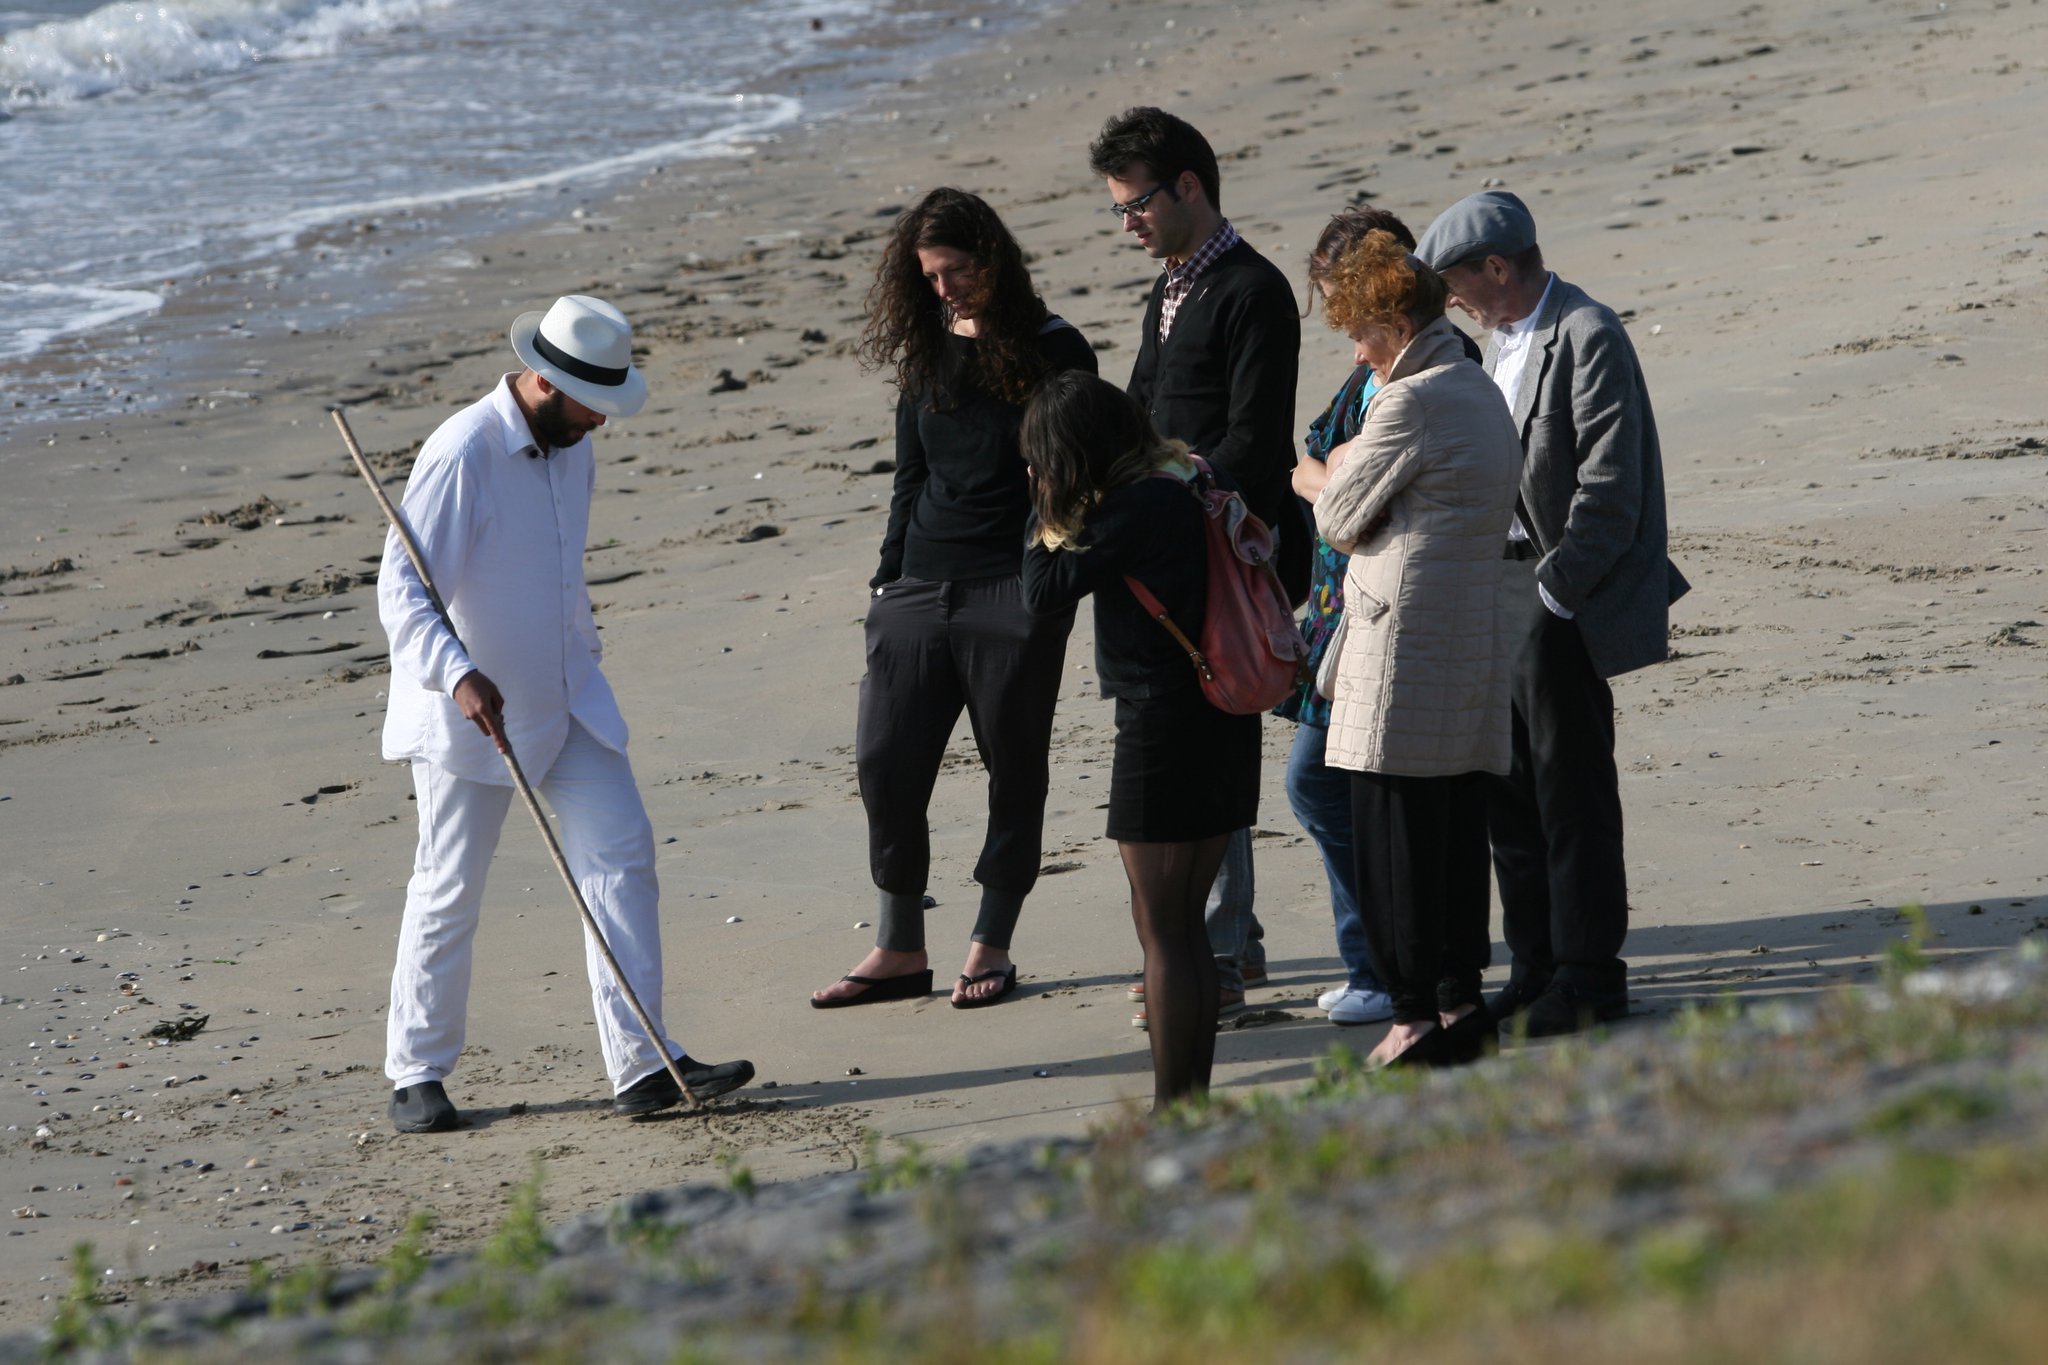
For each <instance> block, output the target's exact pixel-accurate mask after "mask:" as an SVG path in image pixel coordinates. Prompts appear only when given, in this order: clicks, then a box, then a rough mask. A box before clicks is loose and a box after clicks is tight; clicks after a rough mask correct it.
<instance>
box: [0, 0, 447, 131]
mask: <svg viewBox="0 0 2048 1365" xmlns="http://www.w3.org/2000/svg"><path fill="white" fill-rule="evenodd" d="M449 3H450V0H178V2H177V3H170V4H137V3H133V2H132V0H131V2H130V3H125V4H113V5H107V6H105V7H103V8H101V9H97V10H94V11H93V12H92V13H90V14H88V15H85V16H84V17H82V18H78V19H67V20H58V21H53V22H51V23H46V24H38V25H36V26H35V27H33V28H24V29H17V30H16V31H14V32H12V33H9V34H8V35H7V36H6V37H5V39H4V40H0V109H7V110H18V109H23V108H27V107H30V106H34V105H49V104H66V103H70V102H73V101H77V100H83V99H92V98H94V97H96V96H101V95H107V94H112V93H114V92H117V91H124V90H147V89H150V88H152V87H155V86H159V85H167V84H173V83H176V82H179V81H188V80H195V79H198V78H201V77H206V76H217V75H221V74H224V73H227V72H231V71H239V70H241V69H242V68H244V67H248V66H253V65H255V64H256V63H258V62H262V61H268V60H277V59H288V58H294V57H316V56H324V55H326V54H328V53H332V52H334V51H337V50H339V49H340V48H341V47H342V45H343V44H345V43H346V42H347V41H348V40H349V39H350V38H352V37H354V36H356V35H359V34H364V33H378V32H384V31H388V30H390V29H394V28H399V27H402V26H403V25H405V24H408V23H412V22H414V21H416V20H418V19H419V18H420V16H422V15H423V14H425V13H427V12H428V11H430V10H434V9H440V8H444V7H445V6H446V5H447V4H449Z"/></svg>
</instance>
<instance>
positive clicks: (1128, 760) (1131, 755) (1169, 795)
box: [1107, 687, 1259, 844]
mask: <svg viewBox="0 0 2048 1365" xmlns="http://www.w3.org/2000/svg"><path fill="white" fill-rule="evenodd" d="M1258 815H1259V717H1257V716H1256V715H1252V716H1233V715H1230V714H1229V713H1227V712H1224V711H1219V710H1217V709H1216V708H1215V707H1213V706H1211V705H1210V704H1209V702H1208V700H1207V699H1206V698H1204V697H1203V696H1202V690H1201V688H1199V687H1189V688H1185V689H1183V690H1181V691H1177V692H1174V693H1171V694H1170V695H1167V696H1164V697H1146V698H1142V699H1139V700H1132V699H1130V698H1126V697H1119V698H1117V702H1116V756H1115V761H1114V763H1113V765H1112V766H1111V769H1110V775H1109V829H1108V830H1107V833H1108V835H1109V837H1110V838H1112V839H1117V840H1121V841H1123V842H1126V843H1141V844H1151V843H1156V844H1179V843H1189V842H1192V841H1194V840H1196V839H1207V838H1210V837H1212V836H1214V835H1218V834H1230V833H1234V832H1235V831H1237V830H1241V829H1248V828H1250V827H1251V825H1252V824H1253V822H1255V821H1256V820H1257V819H1258Z"/></svg>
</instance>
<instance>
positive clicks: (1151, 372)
mask: <svg viewBox="0 0 2048 1365" xmlns="http://www.w3.org/2000/svg"><path fill="white" fill-rule="evenodd" d="M1165 292H1166V272H1165V271H1161V272H1160V274H1159V279H1158V280H1157V281H1156V282H1155V283H1154V284H1153V286H1152V297H1151V300H1150V301H1149V302H1148V303H1147V304H1146V307H1145V331H1144V338H1143V340H1142V342H1141V343H1140V345H1139V347H1138V359H1137V362H1136V364H1135V365H1134V366H1133V367H1132V369H1131V382H1130V385H1129V393H1130V395H1131V397H1133V398H1135V399H1137V400H1138V402H1139V404H1140V405H1142V406H1143V407H1144V409H1145V411H1146V412H1147V413H1148V414H1150V416H1151V418H1152V425H1153V427H1154V428H1155V429H1156V430H1157V431H1158V432H1159V434H1160V435H1162V436H1170V437H1173V438H1175V439H1176V440H1181V441H1185V442H1187V445H1188V448H1189V449H1190V450H1192V451H1194V452H1195V453H1196V454H1198V455H1201V456H1204V457H1205V458H1207V459H1208V461H1209V462H1210V463H1211V464H1212V465H1215V466H1216V467H1217V468H1219V469H1223V470H1227V471H1228V472H1229V473H1230V475H1231V476H1232V477H1233V478H1234V479H1235V480H1236V481H1237V485H1238V487H1239V488H1241V489H1243V491H1244V500H1245V505H1246V506H1248V507H1250V508H1251V509H1252V511H1253V512H1254V513H1256V514H1257V515H1258V516H1259V518H1260V519H1261V520H1262V521H1264V522H1265V523H1266V524H1267V525H1268V526H1271V527H1272V528H1273V529H1274V530H1275V531H1277V532H1279V534H1280V561H1279V569H1280V581H1281V582H1282V583H1283V584H1285V585H1286V588H1287V594H1288V596H1289V597H1290V598H1291V599H1292V600H1294V601H1296V602H1299V601H1301V600H1302V599H1303V598H1304V597H1305V596H1306V595H1307V593H1308V579H1309V566H1310V563H1311V562H1312V559H1313V553H1312V551H1313V549H1314V536H1313V532H1312V531H1311V529H1310V527H1309V522H1308V518H1307V517H1306V516H1305V515H1304V514H1303V511H1302V505H1301V500H1300V499H1299V498H1297V497H1296V496H1295V495H1294V489H1293V486H1292V483H1291V482H1290V475H1291V474H1292V472H1293V469H1294V386H1295V379H1296V376H1297V373H1298V366H1299V363H1300V352H1301V317H1300V314H1299V312H1298V311H1297V307H1296V304H1295V301H1294V290H1293V287H1292V286H1291V285H1289V284H1288V282H1287V277H1286V276H1285V275H1283V274H1281V273H1280V270H1279V267H1277V266H1275V265H1274V264H1273V263H1272V262H1271V261H1268V260H1267V259H1266V258H1265V257H1264V256H1261V255H1260V254H1259V253H1258V252H1256V251H1254V250H1252V248H1251V246H1250V245H1249V244H1248V243H1245V242H1242V241H1240V242H1239V243H1238V244H1237V245H1236V246H1233V247H1232V248H1230V250H1228V251H1226V252H1224V253H1223V254H1222V255H1221V256H1219V257H1217V259H1216V260H1215V262H1214V263H1213V264H1211V265H1210V266H1209V268H1208V269H1207V270H1205V271H1203V272H1202V273H1201V275H1200V276H1198V277H1197V278H1196V280H1195V286H1194V291H1193V292H1192V293H1191V294H1189V295H1188V297H1187V299H1186V300H1184V301H1183V302H1182V303H1181V305H1180V309H1179V311H1178V312H1176V313H1175V314H1174V319H1173V331H1172V332H1171V333H1170V334H1169V335H1168V336H1167V338H1166V342H1165V344H1164V345H1161V344H1160V341H1159V307H1160V300H1161V298H1162V297H1163V296H1164V294H1165Z"/></svg>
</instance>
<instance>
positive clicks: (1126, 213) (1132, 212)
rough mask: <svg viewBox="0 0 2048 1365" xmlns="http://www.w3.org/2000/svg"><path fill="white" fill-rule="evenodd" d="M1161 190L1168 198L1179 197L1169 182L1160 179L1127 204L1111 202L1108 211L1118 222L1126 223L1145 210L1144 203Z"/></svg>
mask: <svg viewBox="0 0 2048 1365" xmlns="http://www.w3.org/2000/svg"><path fill="white" fill-rule="evenodd" d="M1161 191H1164V192H1165V194H1166V197H1167V198H1168V199H1178V198H1180V196H1179V195H1177V194H1175V193H1174V192H1173V186H1172V185H1171V184H1170V183H1169V182H1167V181H1164V180H1162V181H1160V182H1159V183H1158V184H1156V185H1154V186H1153V187H1152V188H1151V189H1149V190H1146V191H1145V192H1144V193H1143V194H1141V195H1139V196H1138V197H1137V198H1136V199H1133V200H1132V201H1131V202H1130V203H1128V204H1111V205H1110V206H1109V211H1110V212H1111V213H1113V214H1115V215H1116V216H1117V221H1118V222H1120V223H1128V222H1129V221H1131V219H1132V218H1134V217H1136V216H1137V215H1138V214H1141V213H1143V212H1144V211H1145V205H1147V204H1149V203H1151V202H1152V197H1153V196H1154V195H1156V194H1159V193H1160V192H1161Z"/></svg>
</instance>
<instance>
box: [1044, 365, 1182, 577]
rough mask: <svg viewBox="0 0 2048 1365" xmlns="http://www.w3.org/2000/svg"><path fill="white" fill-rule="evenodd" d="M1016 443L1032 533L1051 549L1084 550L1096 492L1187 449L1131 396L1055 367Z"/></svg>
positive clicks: (1100, 381) (1132, 480)
mask: <svg viewBox="0 0 2048 1365" xmlns="http://www.w3.org/2000/svg"><path fill="white" fill-rule="evenodd" d="M1017 444H1018V448H1019V450H1020V451H1021V452H1022V453H1023V456H1024V463H1025V464H1026V465H1028V466H1030V468H1031V506H1032V509H1033V510H1034V511H1036V512H1037V513H1038V527H1037V529H1036V531H1035V532H1034V535H1035V536H1036V538H1037V541H1038V543H1039V544H1040V545H1043V546H1045V547H1046V548H1048V549H1053V550H1062V549H1064V550H1085V549H1087V548H1088V547H1087V546H1086V545H1083V544H1082V543H1081V540H1080V536H1081V530H1082V527H1083V526H1084V524H1085V523H1086V522H1087V520H1088V514H1089V513H1090V512H1092V511H1093V510H1094V509H1095V506H1096V504H1098V503H1100V502H1101V501H1102V495H1103V494H1105V493H1107V492H1108V491H1109V490H1110V489H1112V488H1121V487H1123V486H1124V485H1125V484H1128V483H1136V482H1137V481H1138V480H1139V479H1142V478H1144V477H1145V476H1146V475H1148V474H1150V473H1151V472H1152V471H1153V470H1155V469H1158V468H1160V467H1161V466H1163V465H1167V464H1170V463H1172V462H1173V461H1175V460H1178V459H1182V458H1184V457H1185V456H1186V455H1187V453H1188V448H1187V447H1186V446H1185V445H1182V444H1181V443H1180V442H1179V441H1169V440H1167V439H1166V438H1165V437H1163V436H1161V435H1160V434H1159V433H1158V432H1156V431H1154V430H1153V429H1152V419H1151V418H1149V417H1147V416H1146V415H1145V410H1144V409H1143V408H1141V407H1139V406H1138V403H1137V400H1136V399H1134V398H1132V397H1131V396H1130V395H1129V394H1127V393H1125V392H1124V391H1123V390H1122V389H1120V388H1118V387H1117V386H1116V385H1114V384H1112V383H1109V382H1108V381H1107V380H1103V379H1098V378H1096V377H1095V376H1094V375H1092V374H1088V373H1086V372H1085V371H1082V370H1062V371H1060V372H1059V373H1058V374H1055V375H1053V376H1052V377H1051V378H1049V379H1047V380H1046V381H1045V383H1043V384H1042V385H1040V386H1039V389H1038V392H1036V393H1035V394H1033V395H1032V396H1031V401H1030V402H1029V403H1028V404H1026V405H1025V408H1024V423H1023V426H1022V427H1021V428H1020V429H1019V431H1018V433H1017Z"/></svg>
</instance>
